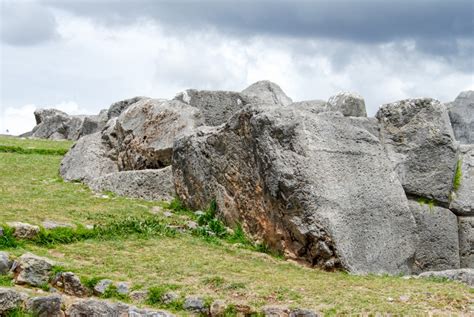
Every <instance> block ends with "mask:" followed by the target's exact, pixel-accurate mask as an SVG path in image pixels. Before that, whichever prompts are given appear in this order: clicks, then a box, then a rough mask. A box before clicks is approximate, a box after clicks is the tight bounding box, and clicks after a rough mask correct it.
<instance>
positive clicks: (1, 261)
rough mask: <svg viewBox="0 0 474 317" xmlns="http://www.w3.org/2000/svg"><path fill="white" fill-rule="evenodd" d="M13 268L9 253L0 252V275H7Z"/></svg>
mask: <svg viewBox="0 0 474 317" xmlns="http://www.w3.org/2000/svg"><path fill="white" fill-rule="evenodd" d="M11 267H12V261H11V260H10V256H9V254H8V253H6V252H3V251H0V275H3V274H7V273H8V271H10V268H11Z"/></svg>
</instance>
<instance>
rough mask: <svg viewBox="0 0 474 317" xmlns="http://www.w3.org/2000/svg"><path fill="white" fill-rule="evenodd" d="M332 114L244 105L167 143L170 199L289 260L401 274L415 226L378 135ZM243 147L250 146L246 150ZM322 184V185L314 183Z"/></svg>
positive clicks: (405, 268)
mask: <svg viewBox="0 0 474 317" xmlns="http://www.w3.org/2000/svg"><path fill="white" fill-rule="evenodd" d="M352 119H353V118H350V117H343V116H338V115H334V113H325V114H324V115H323V114H314V113H312V112H309V111H306V110H300V109H295V108H291V107H274V106H271V105H257V106H256V105H252V106H249V107H247V108H244V109H243V110H241V111H240V112H239V113H238V114H236V115H234V116H233V117H231V118H230V119H229V121H228V122H227V124H226V125H224V126H222V127H220V128H212V129H201V130H198V131H197V132H196V133H195V134H194V135H191V136H188V137H183V138H181V139H179V140H177V141H176V142H175V146H174V149H173V176H174V182H175V188H176V191H177V195H178V196H179V197H180V199H181V200H182V201H183V202H184V203H185V205H187V206H188V207H190V208H191V209H203V208H206V207H207V206H208V204H209V202H210V201H212V200H213V199H215V200H216V202H217V205H218V207H219V208H218V212H219V214H218V216H219V217H221V218H222V219H223V220H224V221H225V223H226V224H227V225H228V226H229V227H233V226H236V225H237V224H238V223H241V224H242V226H243V228H244V229H245V230H246V231H247V232H248V233H249V234H251V235H252V236H254V237H255V239H256V240H260V241H264V242H265V243H267V245H268V246H269V247H270V248H271V249H273V250H280V251H284V252H285V254H286V255H287V256H288V257H290V258H293V259H298V260H304V261H307V262H308V263H310V264H311V265H315V266H318V267H322V268H325V269H329V270H330V269H337V268H340V267H342V268H344V269H347V270H348V271H350V272H355V273H369V272H372V273H391V274H399V273H408V272H410V271H411V263H412V261H413V256H414V252H415V246H416V224H415V221H414V218H413V215H412V213H411V211H410V209H409V207H408V200H407V198H406V194H405V192H404V190H403V187H402V186H401V183H400V181H399V180H398V179H397V175H396V174H395V173H394V171H393V166H392V165H391V164H390V162H389V161H388V160H387V157H386V153H385V151H384V149H383V147H382V146H381V143H380V141H379V139H378V138H377V137H375V136H374V135H373V134H372V133H370V132H368V131H367V130H366V129H365V128H361V127H360V126H359V125H358V124H357V125H356V124H353V121H354V120H352ZM249 149H252V150H251V151H250V150H249ZM322 180H324V181H322Z"/></svg>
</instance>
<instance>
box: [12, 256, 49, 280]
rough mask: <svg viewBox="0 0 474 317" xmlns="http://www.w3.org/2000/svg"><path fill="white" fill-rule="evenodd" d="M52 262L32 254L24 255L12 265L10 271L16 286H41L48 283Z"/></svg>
mask: <svg viewBox="0 0 474 317" xmlns="http://www.w3.org/2000/svg"><path fill="white" fill-rule="evenodd" d="M53 265H54V262H53V261H51V260H49V259H47V258H43V257H39V256H37V255H34V254H32V253H25V254H23V255H22V256H20V257H19V258H18V259H17V260H16V261H15V263H14V264H13V267H12V271H13V274H14V280H15V283H16V284H28V285H31V286H43V285H44V284H46V283H48V281H49V278H50V276H51V270H52V268H53Z"/></svg>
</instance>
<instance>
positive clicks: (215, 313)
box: [209, 300, 227, 317]
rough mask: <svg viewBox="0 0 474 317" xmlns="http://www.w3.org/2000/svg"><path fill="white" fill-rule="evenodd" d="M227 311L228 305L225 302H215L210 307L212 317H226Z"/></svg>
mask: <svg viewBox="0 0 474 317" xmlns="http://www.w3.org/2000/svg"><path fill="white" fill-rule="evenodd" d="M226 309H227V304H226V303H225V301H223V300H215V301H214V302H213V303H212V304H211V307H210V310H209V311H210V313H211V316H212V317H223V316H225V315H224V313H225V310H226Z"/></svg>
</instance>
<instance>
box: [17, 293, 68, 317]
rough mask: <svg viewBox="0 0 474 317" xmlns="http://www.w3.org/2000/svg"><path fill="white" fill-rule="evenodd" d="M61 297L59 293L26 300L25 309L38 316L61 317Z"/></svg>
mask: <svg viewBox="0 0 474 317" xmlns="http://www.w3.org/2000/svg"><path fill="white" fill-rule="evenodd" d="M61 305H62V297H61V296H60V295H50V296H39V297H33V298H30V299H29V300H28V301H27V302H26V310H27V311H28V312H31V313H32V314H33V315H34V316H38V317H62V316H64V313H63V311H62V307H61Z"/></svg>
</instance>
